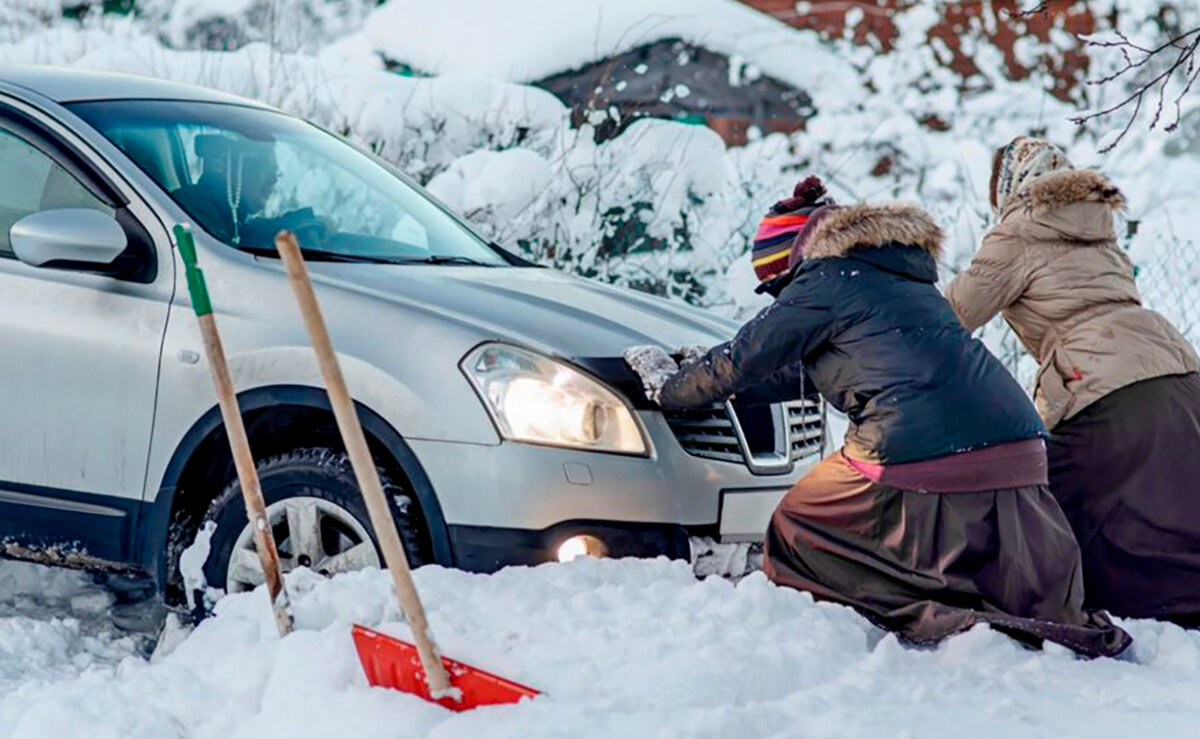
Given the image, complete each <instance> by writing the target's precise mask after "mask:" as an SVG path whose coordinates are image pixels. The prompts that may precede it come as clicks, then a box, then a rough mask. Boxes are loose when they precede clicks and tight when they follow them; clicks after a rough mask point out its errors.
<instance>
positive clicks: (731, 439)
mask: <svg viewBox="0 0 1200 739" xmlns="http://www.w3.org/2000/svg"><path fill="white" fill-rule="evenodd" d="M665 416H666V419H667V424H668V425H669V426H670V427H671V430H672V431H673V432H675V438H676V439H678V440H679V444H680V446H682V447H683V449H684V451H686V452H687V453H688V454H691V455H692V456H695V457H703V458H705V459H716V460H719V461H722V462H732V463H735V464H745V465H748V466H749V467H750V468H751V469H752V471H755V472H766V471H769V472H775V473H778V472H786V471H788V470H790V469H791V463H792V462H793V461H795V460H798V459H803V458H804V457H807V456H810V455H813V454H820V453H821V452H822V451H823V449H822V446H823V441H824V423H823V416H822V406H821V401H820V400H816V399H813V400H796V401H791V402H789V403H784V404H782V405H780V406H751V407H745V408H740V407H738V405H737V404H736V403H726V404H724V405H720V406H713V407H710V408H702V409H699V410H686V411H666V412H665ZM780 424H786V434H783V433H779V431H780V430H779V428H778V427H779V425H780Z"/></svg>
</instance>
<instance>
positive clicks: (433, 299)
mask: <svg viewBox="0 0 1200 739" xmlns="http://www.w3.org/2000/svg"><path fill="white" fill-rule="evenodd" d="M311 266H312V270H313V272H314V273H315V274H317V275H321V276H324V277H326V278H329V279H332V280H334V281H336V282H337V283H338V284H339V285H340V286H341V287H343V288H345V289H357V290H360V291H362V292H365V293H371V294H373V295H375V296H377V297H381V298H384V299H387V300H389V301H391V302H395V303H398V304H402V305H404V304H406V305H410V306H412V307H414V308H418V309H420V310H422V311H423V312H429V313H432V314H435V315H439V316H441V317H442V318H444V319H447V320H453V321H457V322H459V323H464V322H465V323H469V324H473V325H474V326H475V327H477V328H478V330H479V331H480V333H481V339H486V338H496V339H503V340H508V341H514V342H520V343H524V344H528V345H531V346H535V347H541V348H543V349H546V350H549V351H551V352H555V353H557V354H560V355H562V356H566V357H617V356H620V355H621V353H622V352H624V350H625V349H627V348H629V347H631V346H639V345H645V344H659V345H661V346H664V347H666V348H668V349H675V348H677V347H682V346H688V345H694V344H702V345H706V346H708V345H713V344H717V343H720V342H722V341H725V340H727V339H729V338H730V337H731V336H732V335H733V334H734V332H735V331H736V329H737V324H735V323H732V322H730V321H728V320H725V319H722V318H719V317H717V316H715V315H713V314H711V313H708V312H706V311H702V310H700V309H697V308H693V307H690V306H687V305H682V304H678V303H672V302H669V301H667V300H663V299H661V298H656V297H653V296H650V295H645V294H643V293H639V292H635V291H633V290H628V289H623V288H618V287H613V286H610V285H604V284H601V283H599V282H594V281H591V280H585V279H582V278H579V277H574V276H571V275H567V274H564V273H561V272H557V271H555V270H551V269H538V268H528V267H526V268H522V267H467V266H452V265H437V266H434V265H403V266H392V265H347V264H334V263H320V264H313V265H311Z"/></svg>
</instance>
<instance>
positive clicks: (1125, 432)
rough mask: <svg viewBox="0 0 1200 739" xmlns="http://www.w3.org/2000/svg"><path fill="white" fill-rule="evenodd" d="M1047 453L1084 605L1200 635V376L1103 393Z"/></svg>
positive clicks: (1059, 430)
mask: <svg viewBox="0 0 1200 739" xmlns="http://www.w3.org/2000/svg"><path fill="white" fill-rule="evenodd" d="M1047 453H1048V456H1049V462H1050V489H1051V491H1052V492H1053V493H1054V496H1055V497H1056V498H1057V499H1058V502H1059V504H1060V505H1061V506H1062V509H1063V512H1064V513H1065V514H1066V516H1067V520H1068V521H1070V522H1071V527H1072V529H1074V531H1075V537H1076V538H1077V539H1078V540H1079V547H1080V550H1081V551H1082V552H1083V577H1084V587H1085V591H1086V594H1087V604H1088V605H1090V606H1094V607H1097V608H1106V609H1108V610H1110V611H1111V612H1112V613H1114V614H1116V615H1119V616H1129V617H1134V618H1160V619H1167V620H1172V621H1176V622H1179V623H1180V624H1182V625H1185V626H1192V627H1197V626H1200V375H1197V374H1189V375H1174V376H1170V377H1159V378H1156V379H1153V380H1146V381H1144V382H1139V383H1137V384H1134V385H1130V386H1128V387H1124V388H1121V389H1120V390H1117V391H1115V392H1112V393H1110V394H1108V395H1107V396H1105V397H1104V398H1101V399H1100V400H1099V401H1097V402H1095V403H1093V404H1092V405H1090V406H1088V407H1087V408H1085V409H1084V410H1083V411H1082V412H1081V413H1080V414H1079V415H1077V416H1075V417H1074V418H1072V419H1070V420H1069V421H1066V422H1064V423H1061V424H1059V425H1058V426H1057V427H1056V428H1055V429H1054V432H1053V434H1052V437H1051V441H1050V445H1049V447H1048V449H1047Z"/></svg>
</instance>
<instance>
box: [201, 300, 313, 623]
mask: <svg viewBox="0 0 1200 739" xmlns="http://www.w3.org/2000/svg"><path fill="white" fill-rule="evenodd" d="M197 320H198V321H199V322H200V333H201V335H202V336H203V337H204V353H205V354H206V355H207V356H208V365H209V367H210V368H211V369H212V377H213V385H214V386H215V387H216V390H217V400H218V403H219V405H220V406H221V418H222V420H224V422H225V431H226V433H227V434H228V436H229V448H230V450H231V451H232V452H233V465H234V467H236V468H237V476H238V483H240V485H241V488H242V502H243V503H245V505H246V520H247V521H248V522H249V523H250V528H251V530H252V531H253V532H254V544H255V548H256V549H257V550H258V559H259V563H260V564H262V569H263V580H264V581H265V582H266V584H267V595H268V596H269V597H270V599H271V611H272V613H273V614H274V616H275V626H276V627H277V628H278V629H279V635H280V636H287V635H288V634H290V633H291V631H292V610H291V604H290V603H289V601H288V597H287V590H285V589H284V587H283V575H282V573H281V571H280V567H279V549H277V548H276V546H275V537H274V536H273V535H272V533H271V522H270V519H268V518H267V507H266V504H265V503H264V502H263V493H262V484H261V483H260V482H259V479H258V469H257V468H256V467H255V464H254V455H253V454H251V452H250V440H249V439H247V438H246V426H245V425H244V424H243V423H242V411H241V408H239V407H238V402H237V395H236V394H235V393H234V389H233V378H232V377H230V374H229V364H228V362H226V361H225V350H224V349H223V348H222V346H221V338H220V335H219V334H218V333H217V323H216V321H215V320H214V319H213V316H212V314H211V313H209V314H207V315H203V316H199V317H198V318H197Z"/></svg>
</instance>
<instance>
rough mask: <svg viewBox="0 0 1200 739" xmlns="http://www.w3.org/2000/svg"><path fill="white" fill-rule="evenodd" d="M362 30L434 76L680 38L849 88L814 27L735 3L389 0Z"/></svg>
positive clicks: (540, 72) (804, 81) (769, 68)
mask: <svg viewBox="0 0 1200 739" xmlns="http://www.w3.org/2000/svg"><path fill="white" fill-rule="evenodd" d="M367 29H368V30H367V34H368V37H369V38H370V39H371V40H372V42H373V43H374V44H375V48H376V49H378V50H379V51H380V52H382V53H383V54H385V55H386V56H388V57H390V58H392V59H396V60H398V61H402V62H405V63H407V64H411V65H412V66H414V67H416V68H417V69H420V70H423V71H426V72H431V73H435V74H446V73H470V74H487V75H490V76H499V77H503V78H505V79H508V80H510V81H513V82H533V81H537V80H540V79H543V78H545V77H548V76H550V75H552V74H554V73H556V72H563V71H566V70H569V69H577V68H579V67H581V66H583V65H585V64H587V63H589V62H594V61H597V60H599V59H603V58H605V57H607V56H611V55H613V54H617V53H621V52H624V51H628V50H630V49H633V48H636V47H638V46H642V45H644V44H648V43H652V42H654V41H659V40H662V39H668V38H681V39H683V40H685V41H689V42H691V43H694V44H696V45H697V46H701V47H704V48H706V49H710V50H712V51H715V52H718V53H721V54H725V55H727V56H730V57H737V58H739V59H741V60H743V61H746V62H749V63H750V64H752V65H754V66H756V67H758V68H759V69H760V70H761V71H762V72H764V73H766V74H768V75H770V76H771V77H774V78H776V79H779V80H782V81H784V82H787V83H788V84H791V85H793V86H795V87H797V88H800V89H808V88H810V87H822V88H832V89H834V90H840V89H845V87H844V86H843V85H842V84H840V83H839V82H838V80H844V81H846V82H849V81H850V78H849V77H848V76H847V75H848V69H847V65H846V64H845V62H844V61H841V62H840V61H839V60H838V58H837V56H836V55H835V54H834V53H833V52H831V51H830V50H829V49H827V48H824V47H822V46H821V44H820V41H819V40H818V38H817V37H816V34H811V33H809V34H802V33H800V32H798V31H796V30H795V29H793V28H791V27H790V26H787V25H786V24H784V23H781V22H779V21H777V20H775V19H773V18H771V17H769V16H767V15H765V14H763V13H760V12H758V11H755V10H752V9H750V8H748V7H746V6H745V5H743V4H741V3H738V2H734V0H569V1H567V2H564V1H563V0H504V1H503V2H496V0H458V1H457V2H442V3H431V2H428V1H427V0H391V1H390V2H388V3H387V4H386V5H383V6H381V7H380V8H379V9H377V10H376V11H375V13H374V14H373V15H372V16H371V17H370V18H369V20H368V24H367ZM450 49H453V52H452V53H451V52H449V51H448V50H450ZM817 82H819V83H820V84H819V85H817V84H815V83H817Z"/></svg>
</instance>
